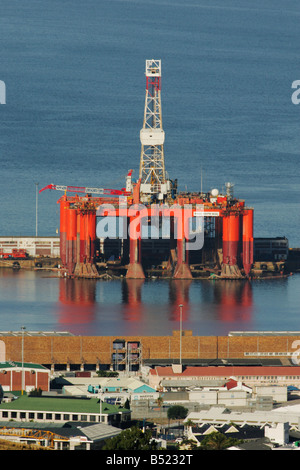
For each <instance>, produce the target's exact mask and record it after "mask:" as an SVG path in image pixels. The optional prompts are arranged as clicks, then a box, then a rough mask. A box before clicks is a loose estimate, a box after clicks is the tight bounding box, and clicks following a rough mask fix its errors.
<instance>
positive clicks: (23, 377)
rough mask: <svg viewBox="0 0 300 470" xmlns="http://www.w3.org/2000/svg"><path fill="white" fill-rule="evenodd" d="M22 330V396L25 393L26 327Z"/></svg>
mask: <svg viewBox="0 0 300 470" xmlns="http://www.w3.org/2000/svg"><path fill="white" fill-rule="evenodd" d="M21 330H22V395H23V391H24V330H26V326H21Z"/></svg>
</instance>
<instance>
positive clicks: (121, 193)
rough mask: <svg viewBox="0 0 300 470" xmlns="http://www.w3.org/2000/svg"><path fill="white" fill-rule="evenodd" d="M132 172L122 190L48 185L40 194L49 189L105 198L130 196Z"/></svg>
mask: <svg viewBox="0 0 300 470" xmlns="http://www.w3.org/2000/svg"><path fill="white" fill-rule="evenodd" d="M132 171H133V170H130V171H129V173H128V175H127V177H126V187H125V188H122V189H107V188H92V187H88V186H65V185H58V184H48V185H47V186H45V187H44V188H42V189H40V190H39V193H41V192H42V191H45V190H47V189H50V190H51V189H52V190H55V191H64V192H72V193H84V194H102V195H104V196H108V195H109V196H130V195H131V192H132V181H131V176H132Z"/></svg>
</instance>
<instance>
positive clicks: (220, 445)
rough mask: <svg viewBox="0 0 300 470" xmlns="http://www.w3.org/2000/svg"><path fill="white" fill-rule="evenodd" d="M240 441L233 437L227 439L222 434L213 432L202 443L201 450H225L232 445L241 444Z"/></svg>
mask: <svg viewBox="0 0 300 470" xmlns="http://www.w3.org/2000/svg"><path fill="white" fill-rule="evenodd" d="M240 442H242V441H240V440H239V439H234V438H232V437H226V436H224V434H222V433H221V432H217V431H216V432H212V433H211V434H208V435H207V436H205V438H204V439H203V440H202V442H201V449H204V450H224V449H227V448H228V447H230V446H232V445H236V444H239V443H240Z"/></svg>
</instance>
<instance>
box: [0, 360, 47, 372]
mask: <svg viewBox="0 0 300 470" xmlns="http://www.w3.org/2000/svg"><path fill="white" fill-rule="evenodd" d="M14 367H24V368H25V369H43V370H45V371H46V370H49V369H47V367H45V366H42V365H41V364H33V363H32V362H24V364H22V362H16V361H11V362H8V361H6V362H0V369H12V368H14ZM49 372H50V371H49Z"/></svg>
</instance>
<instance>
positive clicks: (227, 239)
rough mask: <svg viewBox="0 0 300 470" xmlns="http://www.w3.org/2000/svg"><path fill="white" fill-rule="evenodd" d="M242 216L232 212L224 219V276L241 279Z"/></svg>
mask: <svg viewBox="0 0 300 470" xmlns="http://www.w3.org/2000/svg"><path fill="white" fill-rule="evenodd" d="M239 244H240V215H239V214H238V213H235V212H230V213H229V214H226V215H224V217H223V266H222V275H223V276H228V277H240V276H241V273H240V270H239V267H238V263H239Z"/></svg>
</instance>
